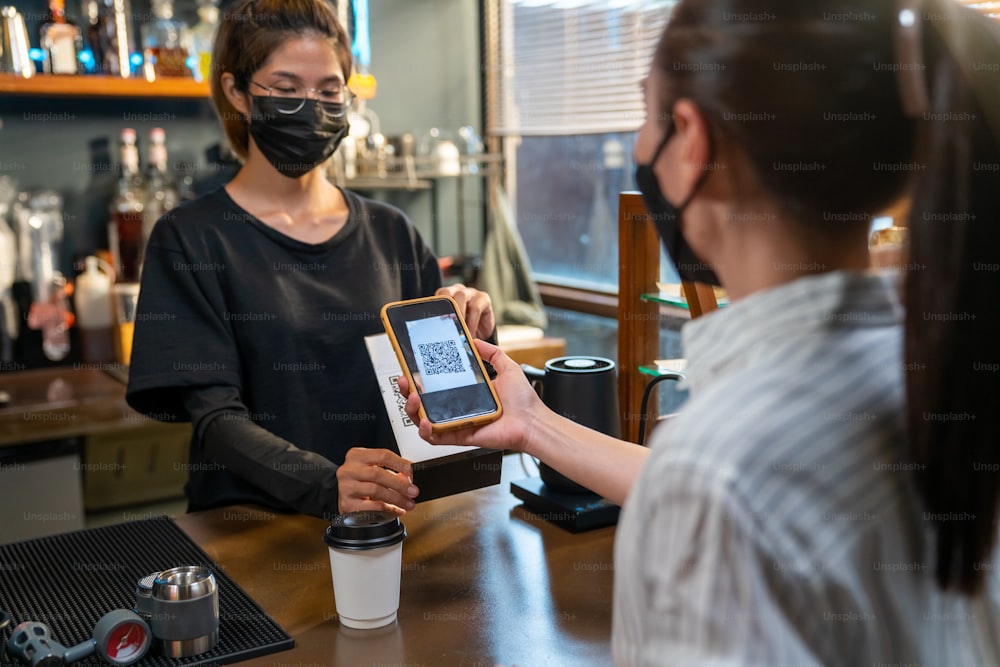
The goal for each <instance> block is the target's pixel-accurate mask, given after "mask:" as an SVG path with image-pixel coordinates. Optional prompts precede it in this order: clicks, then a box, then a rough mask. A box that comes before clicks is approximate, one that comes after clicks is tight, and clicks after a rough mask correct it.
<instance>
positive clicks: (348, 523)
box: [323, 511, 406, 551]
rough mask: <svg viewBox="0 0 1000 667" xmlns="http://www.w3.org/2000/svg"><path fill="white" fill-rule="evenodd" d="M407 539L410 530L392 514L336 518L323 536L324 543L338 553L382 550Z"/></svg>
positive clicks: (343, 515) (338, 516)
mask: <svg viewBox="0 0 1000 667" xmlns="http://www.w3.org/2000/svg"><path fill="white" fill-rule="evenodd" d="M404 537H406V528H405V527H404V526H403V524H402V523H401V522H400V520H399V517H398V516H396V515H395V514H393V513H392V512H374V511H369V512H348V513H347V514H336V515H334V517H333V518H332V519H330V525H329V526H328V527H327V529H326V533H325V534H324V535H323V541H324V542H326V545H327V546H329V547H334V548H335V549H353V550H357V551H361V550H365V549H378V548H379V547H387V546H390V545H393V544H396V543H397V542H402V541H403V538H404Z"/></svg>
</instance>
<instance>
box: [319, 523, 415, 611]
mask: <svg viewBox="0 0 1000 667" xmlns="http://www.w3.org/2000/svg"><path fill="white" fill-rule="evenodd" d="M405 537H406V528H405V527H404V526H403V524H402V523H401V522H400V521H399V517H397V516H396V515H395V514H392V513H391V512H350V513H347V514H337V515H335V516H334V517H333V518H332V519H331V520H330V525H329V526H328V527H327V529H326V533H325V534H324V536H323V539H324V541H325V542H326V545H327V546H328V547H329V549H330V571H331V574H332V575H333V597H334V604H335V605H336V608H337V615H338V616H339V617H340V623H341V624H342V625H345V626H347V627H349V628H356V629H359V630H368V629H371V628H380V627H383V626H386V625H389V624H390V623H393V622H394V621H395V620H396V612H397V611H398V610H399V582H400V574H401V572H402V565H403V538H405Z"/></svg>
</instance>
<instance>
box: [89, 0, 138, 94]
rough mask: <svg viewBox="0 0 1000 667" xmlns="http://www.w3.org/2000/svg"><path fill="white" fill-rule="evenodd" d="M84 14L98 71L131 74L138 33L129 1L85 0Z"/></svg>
mask: <svg viewBox="0 0 1000 667" xmlns="http://www.w3.org/2000/svg"><path fill="white" fill-rule="evenodd" d="M83 13H84V15H85V16H86V17H87V45H88V46H89V47H90V50H91V52H92V53H93V56H94V71H95V73H97V74H107V75H111V76H120V77H122V78H126V79H127V78H129V77H131V76H132V65H131V62H130V59H131V55H132V52H133V51H135V35H134V33H133V31H132V7H131V5H130V3H129V0H84V2H83Z"/></svg>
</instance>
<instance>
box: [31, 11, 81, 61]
mask: <svg viewBox="0 0 1000 667" xmlns="http://www.w3.org/2000/svg"><path fill="white" fill-rule="evenodd" d="M38 43H39V46H41V47H42V54H43V60H42V69H43V71H44V72H45V73H46V74H82V73H83V71H84V69H83V66H82V63H81V62H80V52H81V51H83V33H82V32H81V31H80V27H79V26H77V25H76V24H75V23H73V22H72V21H70V20H69V19H67V18H66V2H65V0H49V11H48V13H47V14H46V15H45V18H44V19H43V20H42V22H41V24H40V25H39V26H38Z"/></svg>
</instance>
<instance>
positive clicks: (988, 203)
mask: <svg viewBox="0 0 1000 667" xmlns="http://www.w3.org/2000/svg"><path fill="white" fill-rule="evenodd" d="M953 4H954V3H953V2H952V0H940V1H939V2H938V1H931V2H927V3H925V8H926V9H925V11H923V12H922V13H921V17H920V18H921V20H923V46H924V49H923V51H924V54H925V56H924V57H925V62H926V69H925V70H924V73H925V74H926V82H927V87H928V90H929V95H928V99H929V108H927V109H926V111H925V112H924V113H923V118H922V119H921V122H920V123H919V125H920V126H921V140H920V142H919V143H920V146H921V148H920V152H919V153H918V156H919V157H918V162H919V163H920V164H921V167H920V171H919V172H918V176H917V183H916V186H915V188H914V195H913V204H912V207H911V211H910V222H909V227H910V239H911V241H910V257H909V264H908V266H907V272H906V286H905V297H904V298H905V302H906V334H905V336H906V338H905V369H906V390H907V399H908V410H907V412H908V414H907V427H908V432H909V440H910V444H911V447H912V455H913V458H914V462H915V463H916V465H915V466H914V468H915V470H916V482H917V488H918V491H919V494H920V496H921V499H922V500H923V502H924V507H923V512H924V519H925V520H926V521H929V522H930V523H931V524H933V526H934V529H935V530H934V540H935V552H936V553H935V558H934V563H935V577H936V579H937V582H938V584H939V585H940V586H941V587H942V588H944V589H954V590H957V591H960V592H962V593H966V594H976V593H979V592H980V591H981V590H982V588H983V584H984V579H985V577H984V574H985V572H987V571H989V570H991V569H992V568H991V566H989V565H988V561H989V559H990V558H991V557H992V556H993V555H994V545H995V544H996V541H997V520H998V516H1000V504H998V503H1000V302H998V299H1000V147H998V139H1000V24H998V23H997V22H995V21H993V20H991V19H988V18H986V17H985V16H983V15H981V14H978V13H977V12H974V11H972V10H969V9H964V8H958V7H957V6H953Z"/></svg>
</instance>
